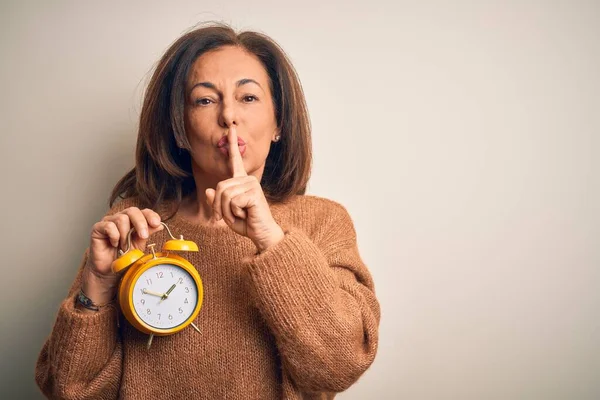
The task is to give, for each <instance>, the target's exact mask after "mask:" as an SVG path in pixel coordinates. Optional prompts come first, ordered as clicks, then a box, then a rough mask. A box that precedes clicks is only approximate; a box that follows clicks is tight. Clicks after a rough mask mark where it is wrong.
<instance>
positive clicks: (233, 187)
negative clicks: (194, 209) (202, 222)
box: [206, 126, 284, 252]
mask: <svg viewBox="0 0 600 400" xmlns="http://www.w3.org/2000/svg"><path fill="white" fill-rule="evenodd" d="M228 140H229V161H230V166H231V170H232V171H233V178H230V179H227V180H224V181H221V182H219V183H218V184H217V187H216V190H215V189H206V198H207V202H208V205H209V206H211V208H212V210H213V213H214V216H215V219H216V220H217V221H219V220H220V219H221V218H223V220H224V221H225V222H226V223H227V225H228V226H229V227H230V228H231V229H233V231H234V232H236V233H238V234H240V235H243V236H246V237H248V238H249V239H251V240H252V242H254V244H255V245H256V247H257V249H258V251H259V252H263V251H265V250H266V249H268V248H269V247H271V246H273V245H275V244H277V243H279V242H280V241H281V240H282V239H283V237H284V233H283V229H281V227H280V226H279V225H278V224H277V222H276V221H275V219H273V216H272V215H271V209H270V208H269V204H268V203H267V199H266V197H265V194H264V192H263V190H262V187H261V186H260V182H259V181H258V179H257V178H256V177H255V176H253V175H248V174H247V173H246V169H245V168H244V161H243V160H242V155H241V154H240V149H239V148H238V139H237V132H236V130H235V126H232V127H231V128H230V130H229V134H228Z"/></svg>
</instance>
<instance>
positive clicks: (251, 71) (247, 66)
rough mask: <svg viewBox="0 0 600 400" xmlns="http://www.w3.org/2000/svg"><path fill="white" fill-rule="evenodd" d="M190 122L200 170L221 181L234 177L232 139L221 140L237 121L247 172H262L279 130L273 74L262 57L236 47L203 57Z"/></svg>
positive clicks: (190, 87) (192, 80)
mask: <svg viewBox="0 0 600 400" xmlns="http://www.w3.org/2000/svg"><path fill="white" fill-rule="evenodd" d="M185 124H186V135H187V138H188V140H189V142H190V145H191V155H192V159H193V163H194V164H195V165H194V169H195V170H197V171H198V172H200V173H202V174H207V175H211V176H214V177H215V178H217V179H219V180H221V179H226V178H230V177H231V176H232V173H231V171H230V167H229V165H230V164H229V151H228V144H226V145H225V146H223V147H220V145H223V143H227V132H228V130H229V126H231V125H232V124H235V126H236V131H237V135H238V145H239V148H240V153H241V154H242V158H243V160H244V167H245V168H246V172H247V173H248V175H255V176H256V177H258V178H259V177H260V176H262V172H263V170H264V166H265V161H266V159H267V155H268V154H269V148H270V145H271V141H272V140H273V139H274V137H275V136H276V135H277V134H278V131H277V122H276V119H275V109H274V106H273V99H272V95H271V91H270V88H269V76H268V74H267V71H266V70H265V68H264V67H263V66H262V64H261V62H260V61H259V60H258V58H256V57H255V56H254V55H252V54H251V53H248V52H246V51H245V50H243V49H241V48H239V47H234V46H227V47H222V48H220V49H217V50H213V51H209V52H207V53H204V54H203V55H202V56H200V57H198V59H196V61H195V62H194V64H193V65H192V68H191V71H190V74H189V76H188V80H187V85H186V106H185ZM222 139H224V140H222ZM220 141H221V142H220Z"/></svg>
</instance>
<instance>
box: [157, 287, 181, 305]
mask: <svg viewBox="0 0 600 400" xmlns="http://www.w3.org/2000/svg"><path fill="white" fill-rule="evenodd" d="M176 287H177V285H176V284H175V283H174V284H173V286H171V287H170V288H169V290H167V292H166V293H165V294H164V295H163V296H162V298H161V299H160V301H163V300H164V299H166V298H167V297H169V293H171V292H172V291H173V289H175V288H176ZM159 303H160V302H159Z"/></svg>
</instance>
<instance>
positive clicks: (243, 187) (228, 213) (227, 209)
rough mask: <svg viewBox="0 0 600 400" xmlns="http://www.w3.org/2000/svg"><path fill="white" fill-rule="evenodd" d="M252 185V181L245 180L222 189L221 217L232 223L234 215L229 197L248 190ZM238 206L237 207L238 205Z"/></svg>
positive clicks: (231, 197)
mask: <svg viewBox="0 0 600 400" xmlns="http://www.w3.org/2000/svg"><path fill="white" fill-rule="evenodd" d="M253 187H254V184H253V182H247V183H243V184H239V185H235V186H230V187H228V188H227V189H225V190H224V191H223V194H222V196H221V213H222V215H223V218H225V219H226V220H227V221H228V222H230V223H231V224H233V223H234V222H235V215H234V214H233V210H232V208H231V199H233V198H234V197H236V196H239V195H240V194H242V193H246V192H247V191H248V190H250V189H252V188H253ZM238 208H239V207H238Z"/></svg>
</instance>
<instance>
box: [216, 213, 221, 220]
mask: <svg viewBox="0 0 600 400" xmlns="http://www.w3.org/2000/svg"><path fill="white" fill-rule="evenodd" d="M220 219H221V214H219V213H215V221H218V220H220Z"/></svg>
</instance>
